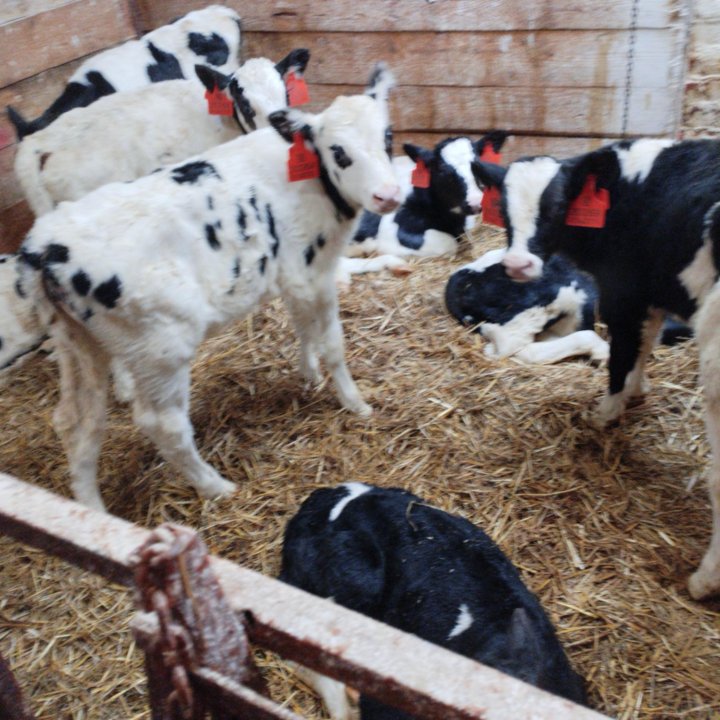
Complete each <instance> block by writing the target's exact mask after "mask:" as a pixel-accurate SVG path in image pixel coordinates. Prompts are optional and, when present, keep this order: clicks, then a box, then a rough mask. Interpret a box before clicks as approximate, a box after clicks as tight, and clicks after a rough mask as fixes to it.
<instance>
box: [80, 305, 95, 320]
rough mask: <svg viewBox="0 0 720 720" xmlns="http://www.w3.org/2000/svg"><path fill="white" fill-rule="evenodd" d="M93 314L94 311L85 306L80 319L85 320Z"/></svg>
mask: <svg viewBox="0 0 720 720" xmlns="http://www.w3.org/2000/svg"><path fill="white" fill-rule="evenodd" d="M94 314H95V311H94V310H93V309H92V308H86V309H85V312H84V313H83V314H82V321H83V322H87V321H88V320H89V319H90V318H91V317H92V316H93V315H94Z"/></svg>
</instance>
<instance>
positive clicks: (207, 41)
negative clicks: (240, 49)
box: [188, 32, 230, 65]
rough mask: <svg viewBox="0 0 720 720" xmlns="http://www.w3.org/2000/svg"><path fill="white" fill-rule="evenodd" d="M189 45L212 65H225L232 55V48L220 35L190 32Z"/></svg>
mask: <svg viewBox="0 0 720 720" xmlns="http://www.w3.org/2000/svg"><path fill="white" fill-rule="evenodd" d="M188 47H189V48H190V49H191V50H192V51H193V52H194V53H195V54H196V55H200V56H202V57H204V58H205V59H206V60H207V62H209V63H210V64H211V65H224V64H225V63H226V62H227V61H228V57H230V48H229V47H228V44H227V43H226V42H225V40H223V38H222V37H220V35H218V34H217V33H213V34H212V35H203V34H202V33H196V32H191V33H188Z"/></svg>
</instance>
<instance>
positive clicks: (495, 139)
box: [475, 130, 510, 154]
mask: <svg viewBox="0 0 720 720" xmlns="http://www.w3.org/2000/svg"><path fill="white" fill-rule="evenodd" d="M509 136H510V133H509V132H506V131H505V130H491V131H490V132H489V133H485V135H483V136H482V137H481V138H480V139H479V140H478V141H477V143H475V147H476V148H477V150H478V154H480V153H481V152H482V150H483V148H484V147H485V145H486V144H487V143H490V145H491V146H492V149H493V150H494V151H495V152H500V150H501V149H502V146H503V145H504V144H505V141H506V140H507V139H508V137H509Z"/></svg>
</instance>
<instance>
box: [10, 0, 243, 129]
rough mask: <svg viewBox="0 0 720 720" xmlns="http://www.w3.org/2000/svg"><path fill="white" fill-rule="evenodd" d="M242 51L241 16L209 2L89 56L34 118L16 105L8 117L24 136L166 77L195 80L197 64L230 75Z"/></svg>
mask: <svg viewBox="0 0 720 720" xmlns="http://www.w3.org/2000/svg"><path fill="white" fill-rule="evenodd" d="M239 53H240V16H239V15H238V14H237V13H236V12H235V11H234V10H232V9H231V8H228V7H224V6H222V5H209V6H208V7H206V8H203V9H202V10H194V11H193V12H189V13H188V14H187V15H184V16H183V17H181V18H178V19H177V20H175V21H174V22H172V23H170V24H169V25H163V26H162V27H159V28H157V29H156V30H153V31H152V32H149V33H147V34H146V35H144V36H143V37H142V38H140V39H139V40H129V41H128V42H126V43H123V44H122V45H118V46H117V47H114V48H110V49H108V50H103V51H102V52H100V53H98V54H97V55H94V56H93V57H91V58H90V59H88V60H86V61H85V62H84V63H82V65H80V67H79V68H78V69H77V70H76V71H75V72H74V73H73V74H72V76H71V77H70V80H69V81H68V84H67V85H66V86H65V89H64V90H63V92H62V94H61V95H60V96H59V97H58V98H57V99H56V100H55V101H54V102H53V103H52V105H50V107H49V108H47V110H45V112H44V113H43V114H42V115H40V117H38V118H36V119H35V120H31V121H28V120H25V119H24V118H23V117H22V116H21V115H20V113H19V112H18V111H17V110H15V109H13V108H11V107H8V117H9V118H10V120H11V122H12V123H13V125H14V126H15V130H16V132H17V135H18V139H19V140H22V139H23V138H24V137H25V136H26V135H30V134H32V133H34V132H37V131H38V130H42V128H44V127H47V126H48V125H49V124H50V123H51V122H53V121H54V120H55V119H56V118H58V117H59V116H60V115H62V114H63V113H65V112H67V111H68V110H72V109H73V108H78V107H85V106H87V105H90V104H91V103H93V102H95V101H96V100H97V99H98V98H101V97H103V96H104V95H110V94H112V93H115V92H125V91H128V90H137V89H138V88H141V87H144V86H145V85H148V84H150V83H155V82H159V81H161V80H178V79H180V80H181V79H183V78H190V79H191V78H193V77H194V70H193V68H194V67H195V65H196V64H198V63H202V64H206V65H212V66H213V67H215V68H216V69H218V70H220V71H221V72H224V73H231V72H232V71H233V70H235V69H236V68H237V66H238V60H239Z"/></svg>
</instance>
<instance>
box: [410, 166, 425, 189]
mask: <svg viewBox="0 0 720 720" xmlns="http://www.w3.org/2000/svg"><path fill="white" fill-rule="evenodd" d="M410 182H411V183H412V185H413V187H416V188H429V187H430V171H429V170H428V169H427V165H426V164H425V163H424V162H423V161H422V160H418V161H417V163H416V165H415V168H414V169H413V171H412V175H411V176H410Z"/></svg>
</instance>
